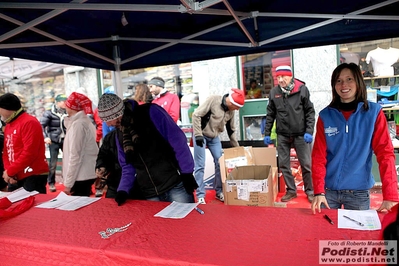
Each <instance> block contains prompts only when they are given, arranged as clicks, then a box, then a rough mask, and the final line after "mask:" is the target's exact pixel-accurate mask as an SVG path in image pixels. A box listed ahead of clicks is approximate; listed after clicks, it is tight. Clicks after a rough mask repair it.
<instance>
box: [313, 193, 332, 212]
mask: <svg viewBox="0 0 399 266" xmlns="http://www.w3.org/2000/svg"><path fill="white" fill-rule="evenodd" d="M322 203H323V204H324V205H325V206H326V207H327V209H330V206H328V203H327V199H326V196H325V195H315V197H314V199H313V201H312V205H311V208H312V212H313V214H316V210H317V211H318V212H319V213H320V212H321V204H322Z"/></svg>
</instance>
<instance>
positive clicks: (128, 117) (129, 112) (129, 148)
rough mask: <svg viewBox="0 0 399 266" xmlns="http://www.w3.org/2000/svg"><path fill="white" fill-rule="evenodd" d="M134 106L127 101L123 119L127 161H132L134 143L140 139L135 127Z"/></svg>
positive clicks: (123, 141) (123, 142)
mask: <svg viewBox="0 0 399 266" xmlns="http://www.w3.org/2000/svg"><path fill="white" fill-rule="evenodd" d="M136 104H137V102H134V104H133V105H136ZM133 108H134V107H133V106H132V105H131V104H130V103H125V112H124V114H123V117H122V121H121V132H122V136H123V137H122V145H123V151H124V152H125V154H126V162H132V156H133V152H134V144H135V143H137V142H138V140H139V135H138V134H137V132H136V130H135V129H134V126H135V124H134V119H133Z"/></svg>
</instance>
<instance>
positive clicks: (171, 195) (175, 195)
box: [147, 182, 194, 203]
mask: <svg viewBox="0 0 399 266" xmlns="http://www.w3.org/2000/svg"><path fill="white" fill-rule="evenodd" d="M147 200H150V201H166V202H173V201H176V202H180V203H194V195H193V194H188V193H187V191H186V189H185V188H184V186H183V182H180V183H179V184H177V185H176V186H174V187H173V188H172V189H170V190H169V191H166V192H165V193H162V194H161V195H158V196H155V197H151V198H147Z"/></svg>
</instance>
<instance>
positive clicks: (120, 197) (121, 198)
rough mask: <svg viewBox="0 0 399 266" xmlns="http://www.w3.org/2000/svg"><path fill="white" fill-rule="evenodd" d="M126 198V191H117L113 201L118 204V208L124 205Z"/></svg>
mask: <svg viewBox="0 0 399 266" xmlns="http://www.w3.org/2000/svg"><path fill="white" fill-rule="evenodd" d="M127 197H128V194H127V192H126V191H123V190H119V191H118V192H117V193H116V197H115V201H116V203H118V206H121V205H122V204H123V203H125V202H126V200H127Z"/></svg>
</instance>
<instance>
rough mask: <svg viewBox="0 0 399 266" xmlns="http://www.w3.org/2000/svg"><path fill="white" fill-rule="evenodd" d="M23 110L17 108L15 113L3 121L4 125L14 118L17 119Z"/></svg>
mask: <svg viewBox="0 0 399 266" xmlns="http://www.w3.org/2000/svg"><path fill="white" fill-rule="evenodd" d="M23 110H24V109H23V108H22V107H21V108H19V109H18V110H17V111H15V112H14V113H12V115H11V116H10V117H9V118H7V120H6V121H4V122H5V123H6V124H7V123H10V122H11V121H12V120H13V119H14V118H15V117H17V116H18V115H19V114H20V113H22V112H23Z"/></svg>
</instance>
